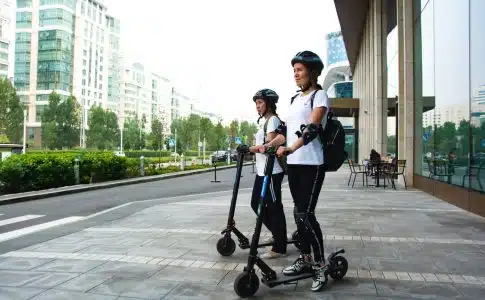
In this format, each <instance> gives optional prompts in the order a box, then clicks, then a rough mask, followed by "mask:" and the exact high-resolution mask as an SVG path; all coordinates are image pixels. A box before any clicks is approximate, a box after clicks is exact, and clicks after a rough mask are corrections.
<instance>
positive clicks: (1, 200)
mask: <svg viewBox="0 0 485 300" xmlns="http://www.w3.org/2000/svg"><path fill="white" fill-rule="evenodd" d="M251 164H252V162H251V163H244V164H243V166H247V165H251ZM236 166H237V165H230V166H222V167H218V168H217V170H225V169H231V168H236ZM213 170H214V168H213V167H212V168H207V169H199V170H190V171H179V172H173V173H168V174H162V175H153V176H144V177H136V178H130V179H121V180H116V181H108V182H101V183H93V184H79V185H71V186H66V187H60V188H53V189H48V190H39V191H30V192H25V193H17V194H8V195H4V196H0V206H1V205H5V204H12V203H18V202H25V201H31V200H38V199H45V198H50V197H54V196H62V195H69V194H75V193H82V192H86V191H94V190H101V189H109V188H113V187H119V186H125V185H131V184H138V183H147V182H153V181H160V180H165V179H171V178H177V177H184V176H189V175H196V174H203V173H209V172H212V171H213Z"/></svg>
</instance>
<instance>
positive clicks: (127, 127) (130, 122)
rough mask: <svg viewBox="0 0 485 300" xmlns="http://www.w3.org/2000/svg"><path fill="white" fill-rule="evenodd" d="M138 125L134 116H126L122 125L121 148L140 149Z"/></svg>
mask: <svg viewBox="0 0 485 300" xmlns="http://www.w3.org/2000/svg"><path fill="white" fill-rule="evenodd" d="M140 146H141V145H140V126H139V123H138V120H137V119H136V118H127V119H126V120H125V124H124V126H123V148H124V149H130V150H139V149H140Z"/></svg>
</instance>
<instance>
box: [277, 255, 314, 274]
mask: <svg viewBox="0 0 485 300" xmlns="http://www.w3.org/2000/svg"><path fill="white" fill-rule="evenodd" d="M311 267H312V263H311V260H308V259H307V260H305V258H304V257H303V256H302V255H300V257H298V258H297V259H296V260H295V262H294V263H293V264H292V265H291V266H288V267H286V268H284V269H283V274H284V275H286V276H296V275H300V274H302V273H304V272H305V271H307V270H311Z"/></svg>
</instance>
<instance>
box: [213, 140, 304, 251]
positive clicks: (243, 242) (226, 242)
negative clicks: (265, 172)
mask: <svg viewBox="0 0 485 300" xmlns="http://www.w3.org/2000/svg"><path fill="white" fill-rule="evenodd" d="M247 153H249V146H248V145H239V146H238V147H237V165H236V179H235V181H234V188H233V190H232V199H231V207H230V208H229V217H228V219H227V227H226V228H225V229H224V230H223V231H222V232H221V234H223V235H224V236H222V237H221V238H220V239H219V241H217V252H219V254H221V255H222V256H230V255H232V254H233V253H234V251H236V242H235V241H234V240H233V239H232V238H231V232H232V233H234V234H235V235H236V237H237V239H238V241H239V248H241V249H249V248H250V246H251V245H250V243H249V239H248V238H247V237H245V236H244V234H242V232H241V231H239V230H238V229H237V228H236V222H235V221H234V213H235V210H236V202H237V194H238V191H239V182H240V180H241V172H242V167H243V163H244V155H246V154H247ZM273 165H274V163H273ZM272 169H273V167H271V170H272ZM270 173H273V171H271V172H270ZM287 243H288V244H294V245H295V247H297V248H299V243H298V231H295V232H293V234H292V236H291V240H288V242H287ZM272 245H273V243H261V244H258V245H257V247H258V248H261V247H268V246H272Z"/></svg>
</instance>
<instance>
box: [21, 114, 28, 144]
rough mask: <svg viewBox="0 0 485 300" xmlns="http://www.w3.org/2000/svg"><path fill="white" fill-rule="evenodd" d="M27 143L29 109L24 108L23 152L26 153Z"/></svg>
mask: <svg viewBox="0 0 485 300" xmlns="http://www.w3.org/2000/svg"><path fill="white" fill-rule="evenodd" d="M26 145H27V110H26V109H24V141H23V148H22V153H23V154H25V150H26V149H25V148H26Z"/></svg>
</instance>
